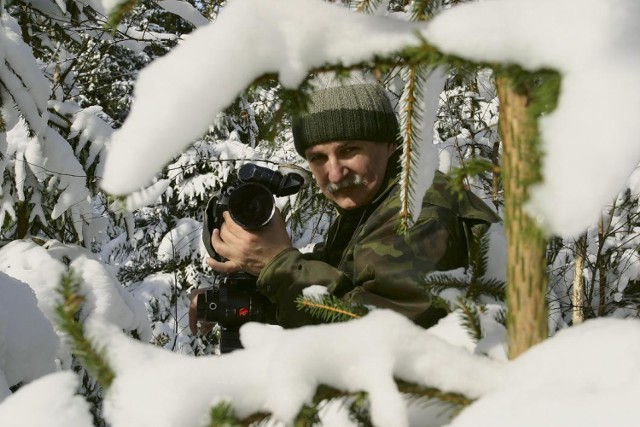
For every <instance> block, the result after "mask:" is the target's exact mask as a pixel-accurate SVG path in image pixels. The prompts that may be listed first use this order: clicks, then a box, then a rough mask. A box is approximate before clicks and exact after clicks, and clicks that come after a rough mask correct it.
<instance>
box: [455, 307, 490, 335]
mask: <svg viewBox="0 0 640 427" xmlns="http://www.w3.org/2000/svg"><path fill="white" fill-rule="evenodd" d="M457 308H458V309H460V311H461V312H462V327H463V328H465V329H466V331H467V333H468V334H469V336H470V337H471V339H473V341H474V342H476V343H477V342H478V341H480V340H481V339H482V337H483V336H484V332H483V330H482V323H481V322H480V312H479V310H478V307H477V306H476V304H474V303H473V301H470V300H468V299H467V298H460V299H458V304H457Z"/></svg>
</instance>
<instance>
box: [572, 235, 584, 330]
mask: <svg viewBox="0 0 640 427" xmlns="http://www.w3.org/2000/svg"><path fill="white" fill-rule="evenodd" d="M586 258H587V233H584V234H583V235H582V236H580V238H579V239H578V240H576V256H575V258H574V260H575V262H574V265H575V273H574V276H573V287H572V289H571V304H572V305H573V313H572V323H573V325H578V324H580V323H582V322H584V305H585V295H586V293H585V290H584V276H583V275H582V271H583V270H584V265H585V261H586Z"/></svg>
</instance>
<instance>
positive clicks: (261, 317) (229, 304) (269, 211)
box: [189, 163, 306, 353]
mask: <svg viewBox="0 0 640 427" xmlns="http://www.w3.org/2000/svg"><path fill="white" fill-rule="evenodd" d="M305 182H306V181H305V178H304V176H302V175H300V174H298V173H295V172H290V173H287V174H284V175H283V174H282V173H280V172H279V171H274V170H271V169H268V168H265V167H262V166H258V165H256V164H253V163H247V164H244V165H243V166H241V167H240V169H239V170H238V171H237V173H235V174H230V175H229V177H228V178H227V180H226V181H225V183H224V184H223V186H222V188H221V189H220V191H219V192H218V193H216V194H215V195H214V196H213V197H212V198H211V200H210V201H209V203H208V204H207V208H206V211H205V219H204V225H203V232H202V239H203V243H204V245H205V248H206V249H207V252H208V253H209V255H210V256H211V257H213V258H215V259H217V260H219V261H224V259H223V258H222V257H221V256H220V255H219V254H217V253H216V252H215V251H214V249H213V246H212V245H211V233H212V231H213V230H214V229H216V228H218V229H219V228H220V227H221V226H222V223H223V222H224V219H223V217H222V213H223V212H224V211H228V212H229V215H230V216H231V218H232V219H233V220H234V221H235V222H236V223H237V224H238V225H240V226H241V227H243V228H244V229H246V230H258V229H260V228H262V227H264V226H266V225H267V224H268V223H269V221H270V220H271V218H272V217H273V215H274V213H275V209H276V206H275V196H278V197H283V196H289V195H292V194H295V193H297V192H298V191H300V189H301V188H302V187H303V186H304V185H305ZM256 281H257V278H256V277H255V276H253V275H251V274H249V273H245V272H238V273H232V274H220V275H218V277H217V278H216V284H215V285H214V286H213V287H212V288H208V289H204V290H197V291H194V292H193V293H192V299H191V309H190V311H189V317H190V319H189V323H190V325H191V329H192V332H194V333H195V332H196V329H197V328H196V324H197V322H209V323H218V324H219V326H220V327H221V335H220V350H221V352H222V353H226V352H230V351H233V350H235V349H238V348H241V347H242V346H241V344H240V340H239V336H238V330H239V328H240V326H242V325H243V324H245V323H246V322H249V321H253V322H261V323H276V307H275V305H274V304H273V303H272V302H271V301H269V300H268V299H267V297H265V296H264V295H262V294H261V293H260V292H258V290H257V288H256Z"/></svg>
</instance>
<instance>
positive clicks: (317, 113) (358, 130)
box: [292, 83, 400, 157]
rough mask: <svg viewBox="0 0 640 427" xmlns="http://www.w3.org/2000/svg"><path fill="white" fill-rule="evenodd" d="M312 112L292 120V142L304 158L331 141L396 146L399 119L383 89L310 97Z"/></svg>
mask: <svg viewBox="0 0 640 427" xmlns="http://www.w3.org/2000/svg"><path fill="white" fill-rule="evenodd" d="M308 107H309V109H308V111H307V112H304V113H302V114H300V115H298V116H296V117H294V118H293V120H292V130H293V142H294V145H295V147H296V151H297V152H298V154H300V155H301V156H302V157H304V152H305V150H306V149H307V148H309V147H312V146H314V145H317V144H321V143H323V142H330V141H350V140H351V141H353V140H362V141H374V142H396V141H397V139H398V135H399V132H400V129H399V126H398V119H397V118H396V114H395V112H394V111H393V107H392V106H391V102H390V101H389V98H388V97H387V94H386V93H385V90H384V88H383V87H382V86H381V85H379V84H375V83H359V84H351V85H347V86H335V87H329V88H326V89H321V90H318V91H316V92H313V93H312V94H311V99H310V103H309V106H308Z"/></svg>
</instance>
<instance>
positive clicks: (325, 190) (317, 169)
mask: <svg viewBox="0 0 640 427" xmlns="http://www.w3.org/2000/svg"><path fill="white" fill-rule="evenodd" d="M395 148H396V146H395V144H392V143H382V142H371V141H334V142H326V143H324V144H318V145H314V146H312V147H310V148H307V150H306V151H305V157H306V158H307V161H308V162H309V167H310V168H311V172H312V173H313V176H314V178H315V179H316V182H317V183H318V185H319V186H320V190H322V194H324V195H325V196H326V197H327V198H328V199H329V200H331V201H332V202H333V203H335V204H336V205H338V206H339V207H341V208H343V209H355V208H359V207H361V206H365V205H367V204H368V203H369V202H371V201H372V200H373V197H374V196H375V195H376V193H377V192H378V190H379V189H380V186H381V185H382V180H383V179H384V174H385V171H386V169H387V163H388V162H389V157H391V155H392V154H393V152H394V151H395Z"/></svg>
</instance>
